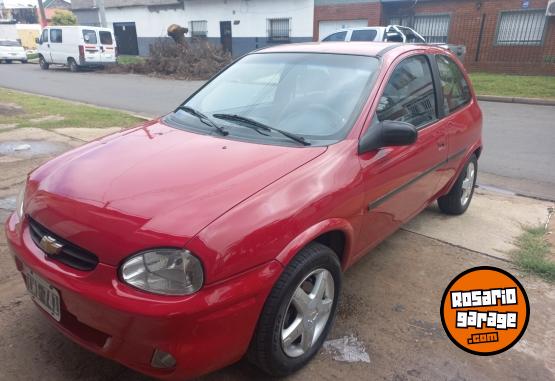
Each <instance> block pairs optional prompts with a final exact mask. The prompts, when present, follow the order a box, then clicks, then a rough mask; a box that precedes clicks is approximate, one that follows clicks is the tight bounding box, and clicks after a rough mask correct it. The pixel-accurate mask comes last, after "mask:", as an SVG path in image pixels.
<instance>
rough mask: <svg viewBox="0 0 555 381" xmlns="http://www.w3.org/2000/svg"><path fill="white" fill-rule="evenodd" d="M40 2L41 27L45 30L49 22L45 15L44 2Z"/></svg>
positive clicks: (40, 0)
mask: <svg viewBox="0 0 555 381" xmlns="http://www.w3.org/2000/svg"><path fill="white" fill-rule="evenodd" d="M38 2H39V13H40V26H42V27H43V28H44V27H45V26H47V25H48V21H47V20H46V14H45V13H44V5H43V4H42V0H38Z"/></svg>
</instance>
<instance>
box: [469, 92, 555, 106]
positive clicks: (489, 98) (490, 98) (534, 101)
mask: <svg viewBox="0 0 555 381" xmlns="http://www.w3.org/2000/svg"><path fill="white" fill-rule="evenodd" d="M478 100H479V101H484V102H502V103H521V104H526V105H537V106H555V99H541V98H519V97H500V96H497V95H478Z"/></svg>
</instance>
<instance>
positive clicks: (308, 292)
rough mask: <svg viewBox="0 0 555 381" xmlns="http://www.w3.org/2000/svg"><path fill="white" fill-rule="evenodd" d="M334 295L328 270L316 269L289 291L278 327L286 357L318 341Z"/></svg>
mask: <svg viewBox="0 0 555 381" xmlns="http://www.w3.org/2000/svg"><path fill="white" fill-rule="evenodd" d="M334 297H335V286H334V280H333V276H332V274H331V273H330V272H329V271H328V270H326V269H322V268H320V269H317V270H314V271H312V272H311V273H310V274H309V275H308V276H306V277H305V278H304V279H303V281H302V282H301V283H300V284H299V285H298V286H297V288H296V289H295V292H294V293H293V295H292V297H291V299H290V301H289V304H288V306H287V310H286V313H285V317H284V319H283V322H282V328H281V346H282V349H283V351H284V352H285V354H286V355H287V356H289V357H299V356H302V355H303V354H305V353H307V352H308V351H309V350H310V348H312V346H313V345H314V344H315V343H316V342H317V341H318V338H319V337H320V336H321V334H322V332H323V331H324V329H325V327H326V324H327V323H328V320H329V318H330V314H331V310H332V306H333V302H334Z"/></svg>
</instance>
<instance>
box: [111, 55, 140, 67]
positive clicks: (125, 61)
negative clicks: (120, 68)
mask: <svg viewBox="0 0 555 381" xmlns="http://www.w3.org/2000/svg"><path fill="white" fill-rule="evenodd" d="M144 60H145V59H144V58H143V57H139V56H125V55H120V56H118V59H117V61H118V64H120V65H132V64H136V63H140V62H143V61H144Z"/></svg>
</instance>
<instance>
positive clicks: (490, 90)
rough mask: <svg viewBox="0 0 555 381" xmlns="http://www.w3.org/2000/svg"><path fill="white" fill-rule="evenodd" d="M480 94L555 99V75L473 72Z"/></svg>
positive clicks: (472, 75) (475, 86)
mask: <svg viewBox="0 0 555 381" xmlns="http://www.w3.org/2000/svg"><path fill="white" fill-rule="evenodd" d="M470 78H471V79H472V83H473V85H474V89H475V90H476V93H477V94H478V95H497V96H505V97H523V98H544V99H555V76H524V75H506V74H489V73H471V74H470Z"/></svg>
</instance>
